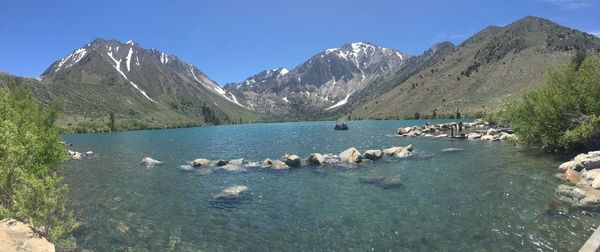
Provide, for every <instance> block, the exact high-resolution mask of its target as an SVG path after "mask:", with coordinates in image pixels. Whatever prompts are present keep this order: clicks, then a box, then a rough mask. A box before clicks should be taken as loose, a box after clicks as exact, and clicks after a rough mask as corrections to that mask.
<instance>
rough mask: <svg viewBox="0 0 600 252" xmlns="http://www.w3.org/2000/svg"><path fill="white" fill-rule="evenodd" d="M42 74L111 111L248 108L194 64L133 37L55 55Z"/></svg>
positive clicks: (236, 113)
mask: <svg viewBox="0 0 600 252" xmlns="http://www.w3.org/2000/svg"><path fill="white" fill-rule="evenodd" d="M41 80H42V82H47V83H50V84H52V85H51V86H56V87H57V88H60V90H61V92H63V93H62V94H61V95H63V96H74V97H72V98H73V100H76V98H77V97H75V96H80V97H79V98H81V97H86V99H84V100H83V101H82V102H89V103H91V104H93V105H91V106H94V107H106V109H105V110H106V111H113V110H115V109H114V108H115V107H118V109H116V110H117V111H118V112H120V113H124V114H130V113H131V114H134V113H135V110H164V109H168V110H174V109H175V110H180V111H176V113H183V114H185V115H186V116H191V117H202V116H203V114H205V113H208V112H207V111H208V110H210V111H211V113H212V114H220V115H221V117H223V118H225V117H233V118H236V119H238V118H240V117H242V115H243V114H245V113H246V112H247V111H248V110H247V109H246V108H245V107H244V105H242V104H240V103H239V102H238V101H237V99H236V97H235V96H234V95H233V94H231V93H230V92H227V91H225V90H223V89H222V88H221V86H219V85H218V84H217V83H216V82H215V81H213V80H211V79H210V78H209V77H208V76H206V75H205V74H204V73H202V72H201V71H200V70H199V69H197V68H196V67H194V66H193V65H191V64H188V63H185V62H183V61H182V60H180V59H179V58H178V57H176V56H174V55H169V54H167V53H164V52H161V51H159V50H156V49H149V50H148V49H144V48H141V47H140V46H139V45H138V44H137V43H136V42H134V41H131V40H130V41H127V42H126V43H121V42H119V41H116V40H104V39H96V40H94V41H93V42H92V43H89V44H87V45H85V46H83V47H82V48H78V49H76V50H74V51H73V52H72V53H70V54H69V55H67V56H65V57H64V58H62V59H60V60H57V61H55V62H54V63H53V64H52V65H51V66H50V67H49V68H48V69H47V70H46V71H45V72H44V73H43V74H42V76H41ZM67 100H68V99H67ZM201 107H204V108H203V109H204V112H202V111H201V110H202V108H201ZM182 108H184V109H182ZM207 108H208V110H207ZM132 109H133V110H132ZM127 111H130V112H127ZM131 111H133V112H131ZM211 116H212V115H211Z"/></svg>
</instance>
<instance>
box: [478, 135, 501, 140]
mask: <svg viewBox="0 0 600 252" xmlns="http://www.w3.org/2000/svg"><path fill="white" fill-rule="evenodd" d="M481 140H484V141H496V140H498V138H497V137H495V136H493V135H485V136H482V137H481Z"/></svg>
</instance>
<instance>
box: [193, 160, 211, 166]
mask: <svg viewBox="0 0 600 252" xmlns="http://www.w3.org/2000/svg"><path fill="white" fill-rule="evenodd" d="M209 165H210V160H208V159H204V158H198V159H195V160H194V161H192V166H193V167H202V166H209Z"/></svg>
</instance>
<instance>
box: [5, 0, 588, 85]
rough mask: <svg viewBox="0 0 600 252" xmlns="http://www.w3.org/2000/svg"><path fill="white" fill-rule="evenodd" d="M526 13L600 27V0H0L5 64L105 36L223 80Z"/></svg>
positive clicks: (29, 69) (418, 42) (25, 66)
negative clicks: (356, 46)
mask: <svg viewBox="0 0 600 252" xmlns="http://www.w3.org/2000/svg"><path fill="white" fill-rule="evenodd" d="M527 15H534V16H540V17H544V18H548V19H550V20H553V21H555V22H558V23H559V24H562V25H566V26H569V27H572V28H576V29H579V30H582V31H586V32H589V33H595V34H596V36H598V34H599V33H600V0H521V1H516V0H506V1H505V0H503V1H486V0H473V1H455V0H452V1H450V0H448V1H417V0H415V1H400V0H389V1H384V0H369V1H366V0H362V1H356V0H346V1H341V0H335V1H333V0H332V1H326V0H289V1H274V0H252V1H249V0H248V1H247V0H235V1H234V0H214V1H202V0H200V1H182V0H181V1H179V0H173V1H149V0H148V1H114V0H106V1H87V0H55V1H49V0H38V1H30V0H0V34H2V35H1V36H2V37H1V38H0V71H3V72H9V73H12V74H16V75H19V76H31V77H33V76H39V75H40V74H41V73H42V72H43V71H44V70H45V69H46V68H47V67H48V66H49V65H50V64H51V63H52V62H53V61H55V60H57V59H60V58H62V57H64V56H65V55H67V54H69V53H70V52H71V51H73V50H74V49H76V48H79V47H82V46H83V45H85V44H87V43H89V42H91V41H92V40H94V39H95V38H99V37H100V38H107V39H108V38H114V39H117V40H120V41H122V42H125V41H127V40H129V39H133V40H135V41H136V42H138V43H139V44H140V45H141V46H142V47H144V48H157V49H159V50H161V51H164V52H166V53H168V54H174V55H177V56H178V57H179V58H181V59H183V60H184V61H186V62H188V63H191V64H193V65H195V66H197V67H198V68H199V69H201V70H202V71H203V72H205V73H206V74H207V75H208V76H210V77H211V78H212V79H214V80H216V81H217V82H219V83H220V84H224V83H227V82H233V81H241V80H243V79H245V78H246V77H248V76H250V75H253V74H255V73H257V72H260V71H262V70H264V69H271V68H275V67H279V66H284V67H288V68H293V67H294V66H296V65H298V64H300V63H302V62H303V61H305V60H307V59H308V58H309V57H311V56H313V55H315V54H317V53H318V52H320V51H322V50H324V49H327V48H332V47H339V46H341V45H343V44H345V43H349V42H355V41H369V42H372V43H375V44H378V45H380V46H384V47H389V48H394V49H397V50H400V51H402V52H405V53H408V54H411V55H417V54H420V53H422V52H423V51H424V50H426V49H427V48H429V47H430V46H431V45H433V44H434V43H435V42H439V41H444V40H449V41H451V42H453V43H455V44H459V43H461V42H462V41H463V40H464V39H466V38H467V37H469V36H471V35H472V34H474V33H475V32H477V31H479V30H481V29H483V28H485V27H486V26H488V25H491V24H493V25H506V24H508V23H510V22H512V21H514V20H516V19H519V18H522V17H524V16H527Z"/></svg>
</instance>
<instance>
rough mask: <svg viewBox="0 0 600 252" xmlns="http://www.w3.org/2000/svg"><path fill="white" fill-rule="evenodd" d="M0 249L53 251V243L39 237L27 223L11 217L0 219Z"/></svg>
mask: <svg viewBox="0 0 600 252" xmlns="http://www.w3.org/2000/svg"><path fill="white" fill-rule="evenodd" d="M0 251H39V252H54V251H55V250H54V245H53V244H52V243H50V242H48V240H46V239H45V238H43V237H39V236H38V235H36V234H35V233H34V231H33V230H32V229H31V227H29V225H27V224H25V223H23V222H20V221H16V220H13V219H4V220H2V221H0Z"/></svg>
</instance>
